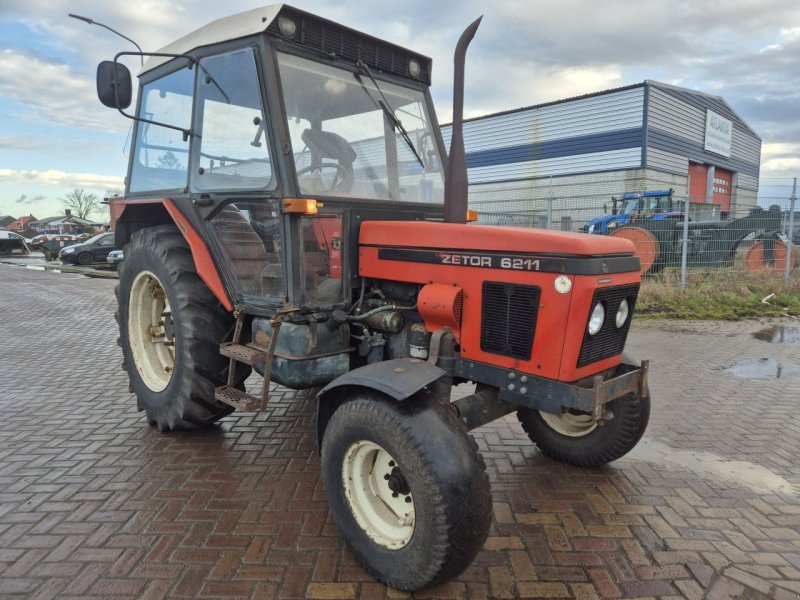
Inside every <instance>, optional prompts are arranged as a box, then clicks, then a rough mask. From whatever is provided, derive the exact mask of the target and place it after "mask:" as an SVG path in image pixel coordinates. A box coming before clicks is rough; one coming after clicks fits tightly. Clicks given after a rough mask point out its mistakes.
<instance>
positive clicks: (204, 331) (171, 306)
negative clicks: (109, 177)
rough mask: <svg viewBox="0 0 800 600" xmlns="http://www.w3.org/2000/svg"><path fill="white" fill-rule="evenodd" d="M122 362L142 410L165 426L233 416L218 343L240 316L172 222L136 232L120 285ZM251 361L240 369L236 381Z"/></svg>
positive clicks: (198, 424)
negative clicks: (222, 390) (224, 394)
mask: <svg viewBox="0 0 800 600" xmlns="http://www.w3.org/2000/svg"><path fill="white" fill-rule="evenodd" d="M116 293H117V301H118V310H117V314H116V317H117V321H118V323H119V333H120V337H119V342H120V345H121V346H122V354H123V359H124V360H123V368H124V369H125V370H126V371H127V372H128V377H129V378H130V383H131V391H133V392H134V393H135V394H136V399H137V406H138V408H139V410H144V411H145V412H146V413H147V418H148V421H149V422H150V423H151V424H153V425H157V426H158V428H159V429H160V430H161V431H171V430H178V429H195V428H197V427H202V426H204V425H208V424H211V423H213V422H214V421H216V420H218V419H220V418H221V417H223V416H225V415H227V414H229V413H230V412H231V410H232V409H231V408H230V407H228V406H226V405H224V404H220V403H218V402H217V401H216V400H215V399H214V388H215V387H216V386H218V385H221V384H223V383H225V381H226V378H227V370H228V361H227V360H226V359H225V358H224V357H222V356H220V354H219V345H220V343H221V342H223V341H225V340H226V339H228V338H229V337H230V332H231V330H232V327H233V317H232V316H231V314H230V313H228V312H227V310H225V308H224V307H223V306H222V305H220V303H219V301H218V300H217V299H216V298H215V297H214V295H213V294H212V293H211V292H210V291H209V289H208V287H207V286H206V285H205V284H204V283H203V282H202V281H201V279H200V278H199V277H198V275H197V272H196V271H195V267H194V261H193V259H192V256H191V253H190V251H189V248H188V247H187V245H186V242H185V240H184V239H183V236H182V235H181V234H180V233H179V232H178V230H177V229H175V228H174V227H172V226H158V227H151V228H147V229H143V230H140V231H137V232H135V233H134V234H133V235H132V236H131V241H130V242H129V243H128V245H127V246H126V247H125V260H124V261H123V262H122V263H120V265H119V285H118V286H117V288H116ZM249 372H250V369H249V367H246V368H242V369H241V370H240V371H237V376H236V378H235V381H236V383H237V384H241V382H243V381H244V379H246V377H247V375H248V374H249Z"/></svg>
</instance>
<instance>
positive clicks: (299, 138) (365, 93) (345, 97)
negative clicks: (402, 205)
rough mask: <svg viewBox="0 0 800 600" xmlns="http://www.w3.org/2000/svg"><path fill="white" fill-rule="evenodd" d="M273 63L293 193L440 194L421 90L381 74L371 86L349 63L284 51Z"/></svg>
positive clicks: (438, 165)
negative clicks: (280, 93)
mask: <svg viewBox="0 0 800 600" xmlns="http://www.w3.org/2000/svg"><path fill="white" fill-rule="evenodd" d="M278 63H279V65H280V74H281V83H282V88H283V99H284V105H285V107H286V116H287V119H288V124H289V133H290V136H291V140H292V150H293V153H294V160H295V167H296V170H297V176H298V184H299V187H300V192H301V193H303V194H311V195H314V194H319V195H329V196H342V197H348V198H371V199H377V200H396V201H403V202H425V203H441V202H443V201H444V177H443V169H442V161H441V157H440V156H439V151H438V148H437V145H436V143H435V137H434V134H433V128H432V125H431V119H430V116H429V114H428V112H427V107H426V103H425V95H424V93H423V92H422V91H421V90H418V89H410V88H405V87H401V86H399V85H396V84H393V83H389V82H386V81H379V82H378V85H379V86H380V88H379V89H378V88H376V86H375V84H374V83H373V81H372V80H371V79H370V78H369V77H366V76H364V75H363V74H357V73H356V69H355V67H354V69H353V71H348V70H345V69H340V68H336V67H331V66H328V65H323V64H319V63H316V62H313V61H310V60H307V59H304V58H300V57H298V56H293V55H290V54H284V53H280V54H279V55H278ZM384 99H385V100H384ZM381 101H385V102H386V103H388V105H389V106H388V108H389V109H391V110H389V111H387V110H384V109H383V108H382V107H381ZM391 112H394V113H395V114H396V116H397V119H398V120H399V121H401V122H402V125H403V126H404V128H405V130H406V131H407V132H408V138H409V139H408V141H410V142H411V143H410V144H409V143H408V141H406V140H405V139H404V138H403V135H402V132H401V128H400V127H398V126H397V125H396V124H394V123H393V122H392V120H393V119H392V117H391ZM412 146H413V148H412ZM415 151H416V154H418V155H419V158H421V159H422V164H420V161H419V160H418V158H417V156H415Z"/></svg>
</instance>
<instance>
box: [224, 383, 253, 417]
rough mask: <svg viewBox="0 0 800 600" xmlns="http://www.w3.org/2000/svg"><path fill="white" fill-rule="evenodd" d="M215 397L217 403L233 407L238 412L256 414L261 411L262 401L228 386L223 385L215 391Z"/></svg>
mask: <svg viewBox="0 0 800 600" xmlns="http://www.w3.org/2000/svg"><path fill="white" fill-rule="evenodd" d="M214 397H215V398H216V399H217V402H222V403H223V404H227V405H228V406H232V407H233V408H235V409H236V410H238V411H243V412H254V411H258V410H261V400H259V399H258V398H256V397H255V396H251V395H250V394H248V393H247V392H243V391H242V390H238V389H236V388H235V387H231V386H228V385H221V386H219V387H218V388H217V389H215V390H214Z"/></svg>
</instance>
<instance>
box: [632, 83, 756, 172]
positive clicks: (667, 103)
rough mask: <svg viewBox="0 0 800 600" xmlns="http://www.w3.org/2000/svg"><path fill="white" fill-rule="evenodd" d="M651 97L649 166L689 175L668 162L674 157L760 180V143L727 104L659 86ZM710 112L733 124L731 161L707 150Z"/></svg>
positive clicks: (650, 92) (653, 87)
mask: <svg viewBox="0 0 800 600" xmlns="http://www.w3.org/2000/svg"><path fill="white" fill-rule="evenodd" d="M648 96H649V98H648V107H647V166H648V167H651V168H658V169H664V170H667V171H672V172H676V173H677V172H682V173H686V169H685V168H684V167H683V166H682V165H679V164H677V163H676V162H674V161H672V160H669V156H668V155H672V156H682V157H685V158H688V159H689V160H693V161H696V162H699V163H705V164H712V165H715V166H719V167H722V168H724V169H727V170H730V171H735V172H739V173H743V174H745V175H749V176H750V177H752V178H757V177H758V171H759V166H760V162H761V140H759V139H758V136H756V135H755V133H754V132H753V131H752V130H751V129H750V127H749V126H748V125H747V124H746V123H744V121H742V120H741V119H740V118H739V117H738V116H736V114H735V113H733V111H731V109H730V108H729V107H728V106H727V105H726V104H725V103H724V102H722V101H720V100H719V99H717V98H713V97H711V96H706V95H705V94H699V93H693V92H691V91H689V90H681V89H676V88H671V87H667V86H664V87H659V84H656V83H650V84H649V85H648ZM707 109H710V110H712V111H714V112H716V113H718V114H721V115H722V116H724V117H725V118H727V119H729V120H731V121H733V134H732V139H731V156H730V158H727V157H724V156H721V155H719V154H714V153H711V152H706V151H705V149H704V144H705V131H706V110H707Z"/></svg>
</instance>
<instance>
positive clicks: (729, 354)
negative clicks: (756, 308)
mask: <svg viewBox="0 0 800 600" xmlns="http://www.w3.org/2000/svg"><path fill="white" fill-rule="evenodd" d="M0 281H2V282H3V283H2V286H0V302H2V306H3V319H2V320H1V321H0V339H2V340H4V341H5V340H19V343H10V344H9V343H3V344H0V373H3V375H4V376H3V377H0V404H3V405H5V406H8V407H12V406H13V410H7V411H6V413H5V416H4V419H3V421H2V422H0V596H3V597H7V596H9V597H14V596H17V597H20V596H24V597H26V598H32V599H33V598H42V599H44V598H59V599H61V598H64V599H69V598H87V597H91V596H95V597H104V598H109V599H110V600H115V599H117V598H132V597H137V598H138V597H141V598H152V599H156V598H194V597H245V598H259V599H262V598H279V597H280V598H304V597H309V598H367V599H371V598H386V597H389V598H407V597H410V595H409V594H406V593H400V592H398V591H397V590H391V589H387V588H386V587H385V586H383V585H382V584H380V583H377V582H375V580H374V579H373V578H372V577H371V576H370V575H369V573H367V572H366V571H365V570H364V569H363V568H362V567H361V566H360V565H359V564H358V562H357V560H356V559H355V557H354V556H353V555H352V553H350V552H349V550H347V549H346V546H345V544H344V543H343V541H342V538H341V536H340V534H339V532H338V530H337V528H336V525H335V523H334V522H333V520H332V518H331V515H330V513H329V511H328V506H327V502H326V499H325V493H324V489H323V486H322V483H321V478H320V473H319V456H318V453H317V449H316V439H315V438H316V433H315V422H314V418H315V417H314V411H315V406H314V398H313V395H311V394H309V393H307V392H293V391H290V390H286V389H284V388H280V387H276V386H273V388H274V389H273V397H272V398H271V399H270V409H269V410H268V412H267V413H265V414H257V413H243V414H240V413H233V414H232V415H230V416H228V417H225V418H224V419H222V420H221V422H220V423H219V425H217V426H215V427H213V428H211V429H209V430H206V431H196V432H186V433H172V434H168V435H164V434H161V433H159V432H158V431H156V430H155V429H153V428H151V427H149V426H148V425H147V423H146V421H145V419H144V416H143V415H142V413H139V412H137V410H136V403H135V400H134V398H133V396H132V395H131V394H130V393H128V391H127V390H128V384H127V381H126V378H125V376H124V374H123V372H122V371H121V370H120V368H119V365H120V362H121V354H120V350H119V348H118V347H117V345H116V344H115V339H116V337H117V333H116V331H115V324H114V318H113V312H114V307H115V302H114V297H113V282H109V281H106V280H93V279H86V278H83V277H79V276H73V275H65V274H56V273H50V272H37V271H30V270H25V269H20V268H15V267H10V266H8V265H4V264H0ZM779 322H780V321H774V320H770V321H767V322H757V321H756V322H741V323H713V324H707V323H702V322H701V323H685V322H667V323H654V322H639V321H636V322H635V323H634V327H633V328H632V331H631V336H630V340H629V345H630V349H631V351H632V352H633V353H634V354H636V355H639V356H642V357H646V358H649V359H650V360H651V377H650V385H651V391H652V394H653V408H652V414H651V420H650V425H649V428H648V430H647V432H646V434H645V439H644V441H643V446H642V447H643V448H646V445H647V444H648V443H653V442H655V443H658V444H661V446H659V448H664V447H665V448H667V449H669V448H674V449H676V450H687V449H688V450H691V451H692V452H696V453H698V455H699V456H703V455H704V454H703V453H710V454H711V455H713V456H714V457H717V458H716V459H715V460H730V461H732V460H736V461H745V462H750V463H753V464H755V465H757V466H759V467H762V468H764V469H767V470H769V471H770V472H771V473H772V474H773V475H774V476H776V477H778V478H783V480H785V481H787V482H789V483H790V484H792V485H795V486H798V485H800V469H798V468H797V466H796V456H797V450H796V449H797V448H798V447H800V430H798V429H797V428H791V427H787V426H786V420H785V415H787V414H792V413H793V412H794V411H795V410H796V401H797V393H798V387H797V386H796V384H795V386H794V387H792V384H791V382H790V380H785V381H784V380H775V381H757V382H754V381H747V380H741V379H736V378H733V377H731V376H730V375H727V374H725V373H724V368H725V367H726V366H727V365H729V364H732V363H733V362H735V361H737V360H741V359H745V358H748V357H761V356H767V355H769V356H770V357H772V358H774V359H775V360H776V361H782V362H787V363H791V362H792V360H794V361H795V362H796V360H797V359H796V351H797V350H796V347H794V348H792V347H789V346H790V345H788V344H787V345H786V347H781V346H780V345H769V346H768V345H764V344H763V342H757V341H756V340H754V339H753V338H752V337H751V334H752V333H753V332H754V331H757V330H758V329H759V328H764V327H766V326H769V325H770V324H774V323H779ZM42 332H46V333H42ZM78 344H79V345H80V349H81V350H80V351H76V350H75V349H76V347H78ZM792 353H794V354H792ZM9 373H10V374H12V375H11V377H8V376H5V375H6V374H9ZM251 384H252V385H254V386H257V385H258V379H257V378H254V379H253V380H252V381H251V382H249V383H248V385H251ZM456 393H458V394H462V395H465V394H468V393H470V388H469V386H459V388H458V389H457V390H456ZM473 435H474V436H475V438H476V440H477V442H478V444H479V446H480V448H481V449H482V450H483V452H484V455H485V458H486V462H487V470H488V474H489V477H490V479H491V481H492V486H493V509H494V510H493V516H494V519H493V524H492V533H491V535H490V537H489V539H488V540H487V543H486V545H485V546H484V548H483V549H482V551H481V552H480V554H479V555H478V557H477V558H476V560H475V562H474V563H473V565H471V566H470V567H469V569H467V571H465V572H464V573H463V574H462V575H461V576H460V577H459V578H457V579H456V580H455V581H454V582H451V583H448V584H446V585H444V586H439V587H437V588H433V589H432V590H428V591H425V592H423V593H422V594H420V595H419V597H429V598H436V597H447V598H485V597H573V598H575V599H577V600H584V599H585V600H591V599H594V598H621V597H633V596H636V597H642V596H645V597H647V596H660V597H662V598H672V597H679V596H681V595H682V596H684V597H686V598H699V597H708V598H723V597H724V598H728V597H736V596H737V595H741V594H745V595H747V594H750V596H752V597H753V598H760V597H762V596H764V597H765V596H766V595H772V596H774V597H775V598H777V599H778V600H784V599H786V598H790V597H794V596H793V595H795V596H796V595H797V594H800V583H798V582H800V520H798V517H800V498H799V497H798V495H793V494H789V493H774V492H771V491H770V490H768V489H765V488H763V487H759V486H750V487H748V485H747V482H746V481H745V482H742V481H729V480H725V479H720V478H717V477H714V476H711V475H709V474H708V473H706V472H703V471H702V470H701V471H692V470H691V469H688V468H687V467H686V466H682V465H678V464H672V463H671V462H670V461H669V460H668V458H669V452H670V451H669V450H666V451H664V457H665V460H656V459H654V458H652V457H651V456H650V455H649V454H647V453H643V454H642V453H639V449H638V448H637V449H634V451H633V452H631V454H630V455H629V456H628V457H625V458H623V459H622V460H620V461H617V462H616V463H614V464H612V465H610V466H609V467H607V468H604V469H595V470H581V469H577V468H573V467H567V466H565V465H561V464H559V463H557V462H555V461H552V460H549V459H547V458H544V457H543V456H542V455H541V453H540V452H538V450H537V449H536V447H535V446H534V445H533V444H531V442H530V440H528V438H527V436H526V435H525V433H524V432H523V431H522V429H521V427H520V426H519V424H518V423H517V421H516V419H515V418H514V417H513V416H509V417H507V418H505V419H501V420H499V421H496V422H494V423H491V424H489V425H486V426H484V427H482V428H480V429H478V430H476V431H474V432H473ZM765 590H766V591H765Z"/></svg>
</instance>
